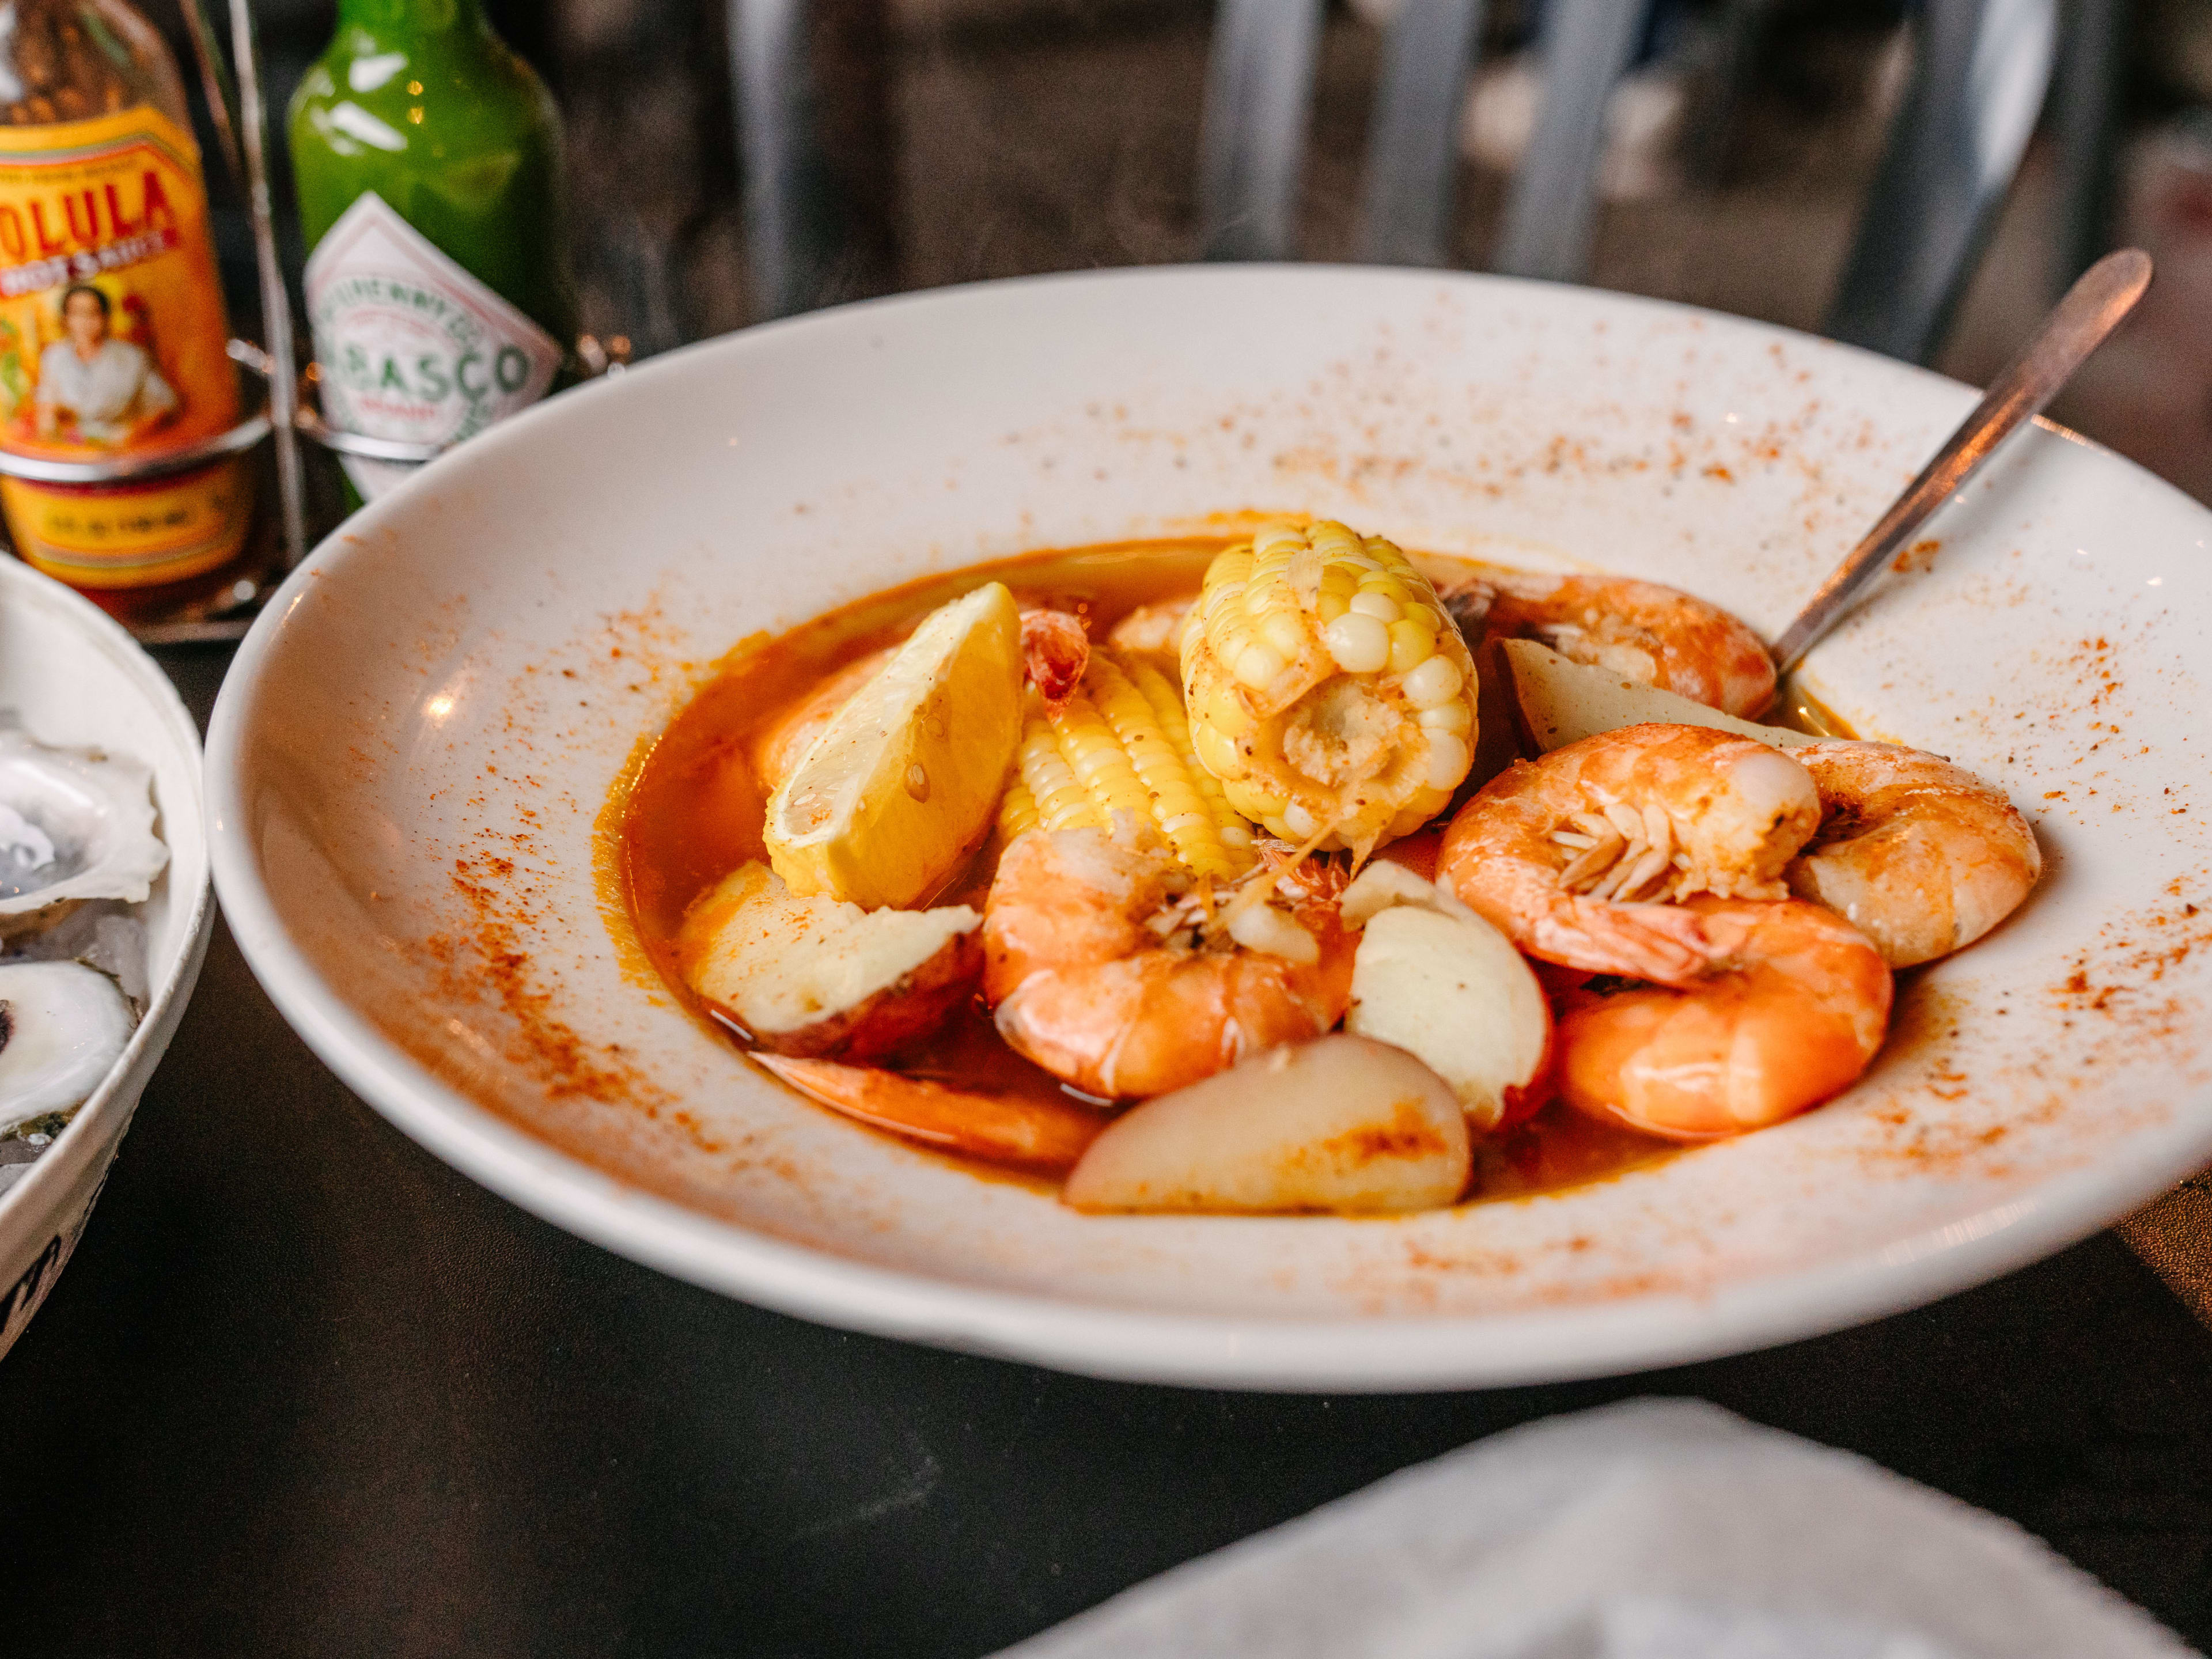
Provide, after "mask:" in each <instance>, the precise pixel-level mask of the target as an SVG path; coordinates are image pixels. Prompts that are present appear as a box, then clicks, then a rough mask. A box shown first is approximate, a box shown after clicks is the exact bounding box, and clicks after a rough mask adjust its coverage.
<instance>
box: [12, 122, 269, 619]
mask: <svg viewBox="0 0 2212 1659" xmlns="http://www.w3.org/2000/svg"><path fill="white" fill-rule="evenodd" d="M229 334H230V329H229V325H228V320H227V319H226V318H225V317H224V314H223V305H222V284H221V283H220V282H219V281H218V279H217V277H216V264H215V250H214V246H213V244H212V242H211V240H210V236H209V232H208V209H207V192H206V190H205V188H204V186H203V185H202V183H201V178H200V160H199V150H198V148H197V146H196V145H195V144H194V143H192V139H191V135H190V134H189V133H187V132H185V131H184V130H183V129H181V128H180V127H179V126H178V125H176V124H175V123H174V122H173V121H171V120H170V119H169V118H167V116H165V115H163V114H162V113H161V112H160V111H158V110H156V109H154V108H152V107H151V106H139V107H137V108H135V109H128V110H124V111H121V112H118V113H116V114H112V115H103V116H100V117H98V118H94V119H92V120H88V121H63V122H57V123H54V124H52V125H46V126H28V127H15V126H8V127H0V447H5V448H6V449H8V450H10V451H12V452H13V453H16V454H20V455H31V456H39V457H44V458H46V459H56V460H70V461H78V460H88V459H102V458H106V457H109V456H112V455H115V454H118V453H130V452H141V451H158V450H162V449H173V448H179V447H183V446H185V445H187V444H191V443H193V442H196V441H198V440H200V439H203V438H208V437H212V436H213V435H216V434H217V433H219V432H223V431H226V430H228V428H231V427H232V426H234V425H235V424H236V423H237V421H238V417H239V399H238V380H237V374H236V371H235V370H234V368H232V367H231V363H230V358H229V356H228V351H227V349H226V346H227V343H228V339H229ZM0 503H4V505H5V507H6V510H7V517H8V527H9V532H11V534H12V535H13V537H14V538H15V548H16V550H17V551H18V552H19V553H21V555H22V556H24V557H25V558H26V559H27V560H29V561H30V562H31V563H33V564H34V565H37V566H38V567H39V568H41V569H43V570H46V571H47V572H48V573H49V574H53V575H57V576H59V577H61V578H62V579H63V580H66V581H70V582H74V583H75V584H76V585H77V586H80V587H109V588H112V587H138V586H149V585H151V584H155V583H159V582H169V581H179V580H184V579H185V578H186V577H190V576H194V575H197V574H200V573H202V572H204V571H207V570H210V569H213V568H216V566H218V565H221V564H223V563H224V562H227V561H228V560H229V559H230V558H232V557H233V556H235V555H236V554H237V552H238V551H239V549H240V545H241V544H243V542H244V540H245V538H246V524H247V520H248V519H249V517H250V516H251V513H252V481H251V475H250V474H248V473H247V472H246V471H245V466H244V463H243V462H241V461H237V460H229V461H221V462H217V463H216V464H214V465H210V466H208V467H204V468H202V469H200V470H198V471H195V472H192V473H191V474H188V475H185V476H183V477H170V478H164V479H161V480H158V481H153V482H146V483H136V484H131V485H119V486H110V485H86V484H77V485H63V484H43V483H30V482H28V481H27V480H24V479H20V478H7V479H4V480H0Z"/></svg>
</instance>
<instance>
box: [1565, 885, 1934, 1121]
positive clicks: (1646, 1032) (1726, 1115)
mask: <svg viewBox="0 0 2212 1659" xmlns="http://www.w3.org/2000/svg"><path fill="white" fill-rule="evenodd" d="M1681 908H1682V909H1683V910H1684V911H1685V912H1686V913H1687V914H1689V915H1692V916H1694V917H1695V918H1696V919H1697V921H1699V924H1700V926H1701V927H1702V928H1703V930H1704V933H1705V939H1706V940H1707V942H1708V945H1709V947H1710V948H1711V950H1712V951H1713V961H1714V968H1715V971H1714V972H1712V973H1711V975H1708V976H1707V977H1705V978H1704V979H1701V980H1699V981H1693V982H1692V983H1690V984H1689V985H1687V986H1686V987H1681V988H1679V989H1676V988H1665V987H1646V988H1643V989H1636V990H1627V991H1621V992H1619V993H1616V994H1613V995H1611V996H1598V995H1592V994H1589V993H1586V992H1581V991H1574V992H1570V993H1569V994H1567V997H1566V999H1565V1001H1566V1005H1567V1006H1566V1008H1565V1012H1564V1014H1563V1015H1562V1017H1561V1018H1560V1021H1559V1092H1560V1093H1561V1094H1562V1095H1563V1096H1564V1097H1565V1098H1566V1100H1567V1101H1568V1102H1569V1103H1571V1105H1573V1106H1574V1107H1576V1108H1577V1109H1578V1110H1581V1111H1583V1112H1585V1113H1588V1114H1589V1115H1592V1116H1595V1117H1599V1118H1603V1119H1607V1120H1609V1121H1614V1122H1618V1123H1623V1124H1626V1125H1627V1126H1628V1127H1631V1128H1634V1129H1641V1130H1644V1132H1646V1133H1650V1134H1656V1135H1663V1136H1666V1137H1668V1139H1674V1140H1711V1139H1719V1138H1721V1137H1723V1136H1726V1135H1735V1134H1741V1133H1744V1132H1745V1131H1746V1130H1749V1129H1758V1128H1763V1127H1765V1126H1766V1125H1768V1124H1770V1123H1778V1122H1780V1121H1782V1120H1783V1119H1784V1118H1788V1117H1794V1116H1796V1115H1797V1114H1798V1113H1800V1112H1802V1111H1805V1110H1807V1109H1809V1108H1811V1107H1814V1106H1817V1105H1819V1104H1820V1103H1821V1102H1822V1101H1825V1100H1828V1099H1832V1097H1835V1096H1836V1095H1838V1094H1840V1093H1842V1092H1843V1091H1844V1090H1845V1089H1848V1088H1849V1087H1850V1085H1852V1084H1853V1083H1855V1082H1857V1080H1858V1078H1859V1076H1860V1074H1861V1073H1863V1072H1864V1071H1865V1070H1866V1068H1867V1065H1868V1063H1869V1061H1870V1060H1873V1058H1874V1056H1875V1051H1876V1050H1877V1049H1878V1048H1881V1040H1882V1036H1883V1034H1884V1032H1885V1031H1886V1030H1887V1027H1888V1023H1889V1009H1890V998H1891V994H1892V985H1891V981H1890V975H1889V969H1888V966H1887V964H1886V963H1884V962H1883V961H1882V959H1881V953H1880V952H1879V951H1876V950H1875V948H1874V946H1873V945H1870V944H1869V943H1868V942H1867V940H1866V939H1865V938H1864V937H1863V936H1862V935H1861V934H1860V933H1858V932H1857V930H1856V929H1855V928H1853V927H1851V926H1850V923H1848V922H1846V921H1844V920H1843V919H1842V918H1841V917H1840V916H1838V915H1834V914H1833V913H1832V912H1831V911H1827V910H1824V909H1822V908H1820V907H1819V906H1817V905H1811V904H1805V903H1801V902H1797V901H1796V900H1783V901H1780V902H1772V903H1748V904H1747V903H1741V902H1734V901H1728V900H1719V899H1711V898H1704V899H1693V900H1692V901H1691V902H1689V903H1687V904H1686V905H1684V906H1682V907H1681Z"/></svg>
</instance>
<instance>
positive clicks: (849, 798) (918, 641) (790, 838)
mask: <svg viewBox="0 0 2212 1659" xmlns="http://www.w3.org/2000/svg"><path fill="white" fill-rule="evenodd" d="M1021 723H1022V620H1021V611H1020V609H1019V607H1018V606H1017V605H1015V603H1014V596H1013V595H1012V593H1010V592H1007V591H1006V585H1005V584H1004V583H1002V582H992V583H989V584H987V586H982V587H979V588H977V589H976V590H975V592H972V593H966V594H963V595H962V596H961V597H960V598H959V599H954V600H953V601H951V603H950V604H948V605H940V606H939V607H938V609H936V610H935V611H932V612H930V614H929V615H928V616H927V617H925V618H923V620H922V624H921V627H920V628H917V629H915V631H914V634H913V635H912V636H911V637H910V638H909V639H908V641H907V642H906V643H905V644H904V645H902V646H901V647H899V648H898V650H897V651H896V652H895V653H893V654H892V656H891V659H890V661H889V662H887V663H885V664H884V667H883V671H882V672H881V673H879V674H878V675H877V676H876V677H875V678H874V679H872V680H871V681H869V683H868V684H866V685H865V686H863V687H862V688H861V689H860V690H859V691H858V692H856V693H854V696H853V699H852V701H851V702H848V703H847V704H846V705H845V706H844V708H841V709H840V710H838V712H837V714H836V716H835V717H834V718H833V719H832V720H830V721H829V724H828V725H827V726H823V728H822V731H821V733H820V734H819V735H818V736H817V737H816V738H815V739H814V741H813V742H812V743H811V744H808V745H807V747H806V751H805V753H804V754H803V755H801V756H800V757H799V763H798V765H797V766H796V767H794V768H793V769H792V772H791V775H789V776H788V777H787V778H785V779H784V781H783V782H782V783H781V785H779V786H778V787H777V788H776V791H775V793H774V794H773V795H771V796H769V803H768V831H767V835H766V837H765V839H766V841H767V843H768V855H769V864H770V865H771V866H774V868H775V872H776V874H778V875H779V876H781V877H782V878H783V879H784V883H785V884H786V885H787V886H788V887H789V888H790V889H791V890H792V891H793V893H797V894H800V895H803V896H811V895H815V894H821V893H827V894H829V895H832V896H835V897H837V898H841V899H844V900H847V901H848V902H851V903H854V904H859V905H863V906H865V907H866V908H869V909H878V908H882V907H883V906H885V905H892V906H897V907H900V908H904V907H906V906H908V905H912V904H915V903H918V902H921V900H923V899H926V898H927V897H928V896H930V895H931V894H932V893H933V892H935V891H936V890H938V888H939V887H940V886H942V885H943V884H944V883H945V880H946V879H947V878H949V877H951V875H952V874H953V873H954V872H955V871H957V869H958V868H959V866H960V864H961V861H962V860H964V859H966V858H967V857H968V855H969V854H970V853H972V852H974V851H975V848H977V847H978V846H980V845H981V842H982V840H983V837H984V836H985V835H986V834H987V832H988V830H989V829H990V826H991V819H992V817H993V815H994V812H995V811H997V808H998V804H999V796H1000V792H1001V791H1002V790H1003V789H1004V788H1005V787H1006V775H1007V772H1008V771H1009V769H1011V768H1012V764H1013V758H1014V744H1015V743H1016V741H1017V740H1018V738H1019V737H1020V735H1021Z"/></svg>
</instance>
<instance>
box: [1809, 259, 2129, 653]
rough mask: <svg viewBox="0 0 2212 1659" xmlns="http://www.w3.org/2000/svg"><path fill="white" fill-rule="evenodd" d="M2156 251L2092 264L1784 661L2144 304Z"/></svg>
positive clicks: (1889, 517) (1857, 557)
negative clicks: (2131, 312)
mask: <svg viewBox="0 0 2212 1659" xmlns="http://www.w3.org/2000/svg"><path fill="white" fill-rule="evenodd" d="M2150 274H2151V267H2150V255H2148V253H2145V252H2143V251H2142V249H2141V248H2136V247H2130V248H2122V249H2121V250H2120V251H2119V252H2117V253H2108V254H2106V256H2105V257H2104V258H2101V259H2100V260H2098V261H2097V263H2096V264H2093V265H2092V266H2090V267H2089V269H2088V270H2087V271H2085V272H2083V273H2082V276H2081V280H2080V281H2079V282H2077V283H2075V284H2074V286H2073V287H2072V288H2070V289H2067V291H2066V297H2065V298H2064V299H2063V300H2061V301H2059V302H2058V303H2057V306H2056V307H2053V308H2052V310H2051V315H2050V316H2049V317H2047V318H2045V319H2044V324H2043V326H2042V328H2041V329H2039V331H2037V333H2036V336H2035V337H2034V338H2033V340H2031V341H2029V342H2028V345H2027V350H2025V351H2023V352H2022V353H2021V355H2020V357H2019V359H2018V360H2017V361H2016V362H2014V364H2013V366H2012V367H2011V368H2008V369H2007V370H2005V372H2004V373H2003V374H2000V375H1998V376H1997V378H1996V380H1994V381H1993V382H1991V384H1990V389H1989V392H1988V394H1987V395H1986V396H1985V397H1984V398H1983V399H1982V400H1981V402H1980V403H1978V404H1975V405H1974V412H1973V413H1972V414H1971V415H1969V416H1966V421H1965V422H1964V424H1962V425H1961V426H1960V428H1959V429H1958V430H1957V431H1956V432H1954V433H1953V434H1952V435H1951V437H1950V440H1949V441H1948V442H1947V443H1946V444H1945V445H1944V446H1943V447H1942V448H1941V449H1940V450H1938V451H1936V459H1934V460H1932V461H1930V462H1929V463H1928V465H1927V466H1926V468H1925V469H1923V471H1922V472H1921V474H1920V476H1919V477H1917V478H1915V479H1914V480H1913V481H1912V482H1911V483H1910V484H1907V485H1906V486H1905V493H1904V494H1903V495H1899V497H1898V498H1897V500H1896V501H1894V502H1893V503H1892V504H1891V506H1890V508H1889V511H1888V512H1887V513H1883V514H1882V515H1881V518H1880V519H1879V520H1876V521H1875V526H1874V528H1873V529H1871V530H1869V531H1868V532H1867V533H1866V539H1865V540H1864V541H1862V542H1861V543H1860V544H1858V545H1857V547H1855V548H1853V549H1852V550H1851V552H1850V557H1848V558H1846V559H1845V560H1844V562H1842V563H1841V564H1839V565H1838V566H1837V567H1836V569H1835V573H1834V574H1832V575H1831V576H1830V577H1829V578H1828V580H1826V581H1825V582H1822V583H1821V584H1820V590H1819V591H1818V592H1815V593H1814V595H1813V597H1812V599H1811V600H1810V601H1809V602H1808V604H1807V605H1806V606H1805V609H1804V610H1803V611H1801V612H1799V613H1798V617H1797V620H1796V622H1793V623H1790V626H1789V627H1788V628H1787V629H1784V632H1783V635H1782V637H1781V639H1780V640H1778V641H1776V643H1775V647H1774V660H1775V666H1776V668H1777V670H1778V672H1780V673H1783V674H1787V673H1789V672H1790V671H1791V670H1792V669H1794V668H1796V666H1797V665H1798V664H1799V663H1800V662H1801V661H1802V660H1803V659H1804V656H1805V653H1807V652H1808V651H1809V650H1811V649H1812V648H1813V646H1814V642H1815V641H1818V640H1819V639H1820V636H1821V635H1824V634H1826V632H1827V631H1828V630H1829V629H1831V628H1832V627H1834V626H1835V624H1836V623H1837V621H1838V619H1839V618H1840V617H1842V616H1843V614H1844V611H1845V610H1847V609H1848V608H1849V607H1850V604H1851V602H1852V600H1854V599H1857V597H1858V596H1859V594H1860V593H1862V592H1863V591H1864V590H1865V588H1866V586H1867V585H1868V584H1869V582H1871V581H1872V580H1874V579H1875V577H1876V576H1877V575H1879V574H1881V572H1882V571H1884V570H1886V569H1887V568H1889V562H1890V560H1891V559H1892V558H1893V557H1894V556H1896V554H1897V553H1898V552H1899V550H1900V549H1902V548H1903V547H1904V546H1905V543H1906V542H1907V541H1908V540H1909V539H1910V538H1911V536H1912V533H1913V532H1915V531H1917V530H1918V529H1919V528H1920V526H1922V525H1923V524H1924V523H1926V522H1927V520H1928V517H1929V514H1930V513H1934V512H1935V511H1936V508H1937V507H1941V506H1942V505H1943V503H1944V502H1945V501H1948V500H1950V498H1951V496H1952V494H1953V493H1954V491H1955V490H1957V489H1958V488H1959V487H1960V485H1961V484H1963V483H1966V479H1967V477H1968V476H1969V475H1971V474H1972V472H1973V471H1974V469H1975V468H1977V467H1978V466H1979V465H1981V464H1982V463H1983V462H1984V461H1985V460H1987V459H1989V458H1990V453H1991V452H1992V451H1994V450H1995V449H1996V447H1997V446H1998V445H1999V444H2001V443H2002V442H2003V441H2005V440H2006V438H2008V436H2010V435H2011V434H2012V431H2013V428H2015V427H2017V426H2019V425H2020V424H2021V422H2025V421H2028V420H2032V419H2033V418H2034V417H2035V416H2037V415H2039V414H2040V413H2041V412H2042V411H2043V408H2044V405H2045V404H2048V403H2049V402H2050V401H2051V399H2052V398H2055V397H2057V395H2058V389H2059V388H2060V387H2061V386H2064V385H2065V384H2066V382H2067V381H2068V380H2071V379H2073V377H2074V371H2075V369H2077V368H2081V365H2082V364H2083V363H2084V362H2087V359H2088V356H2089V354H2090V353H2091V352H2093V351H2094V350H2096V349H2097V348H2098V347H2099V346H2100V345H2102V344H2104V343H2105V341H2106V337H2108V336H2110V335H2111V333H2112V331H2113V330H2114V329H2116V328H2118V326H2119V325H2120V321H2121V319H2123V318H2124V317H2125V316H2126V315H2127V314H2128V313H2130V311H2132V310H2134V309H2135V305H2136V301H2138V300H2140V299H2142V296H2143V291H2144V290H2145V289H2148V288H2149V286H2150Z"/></svg>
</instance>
